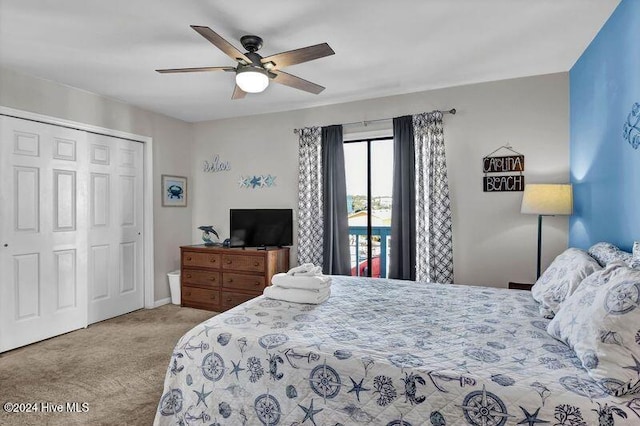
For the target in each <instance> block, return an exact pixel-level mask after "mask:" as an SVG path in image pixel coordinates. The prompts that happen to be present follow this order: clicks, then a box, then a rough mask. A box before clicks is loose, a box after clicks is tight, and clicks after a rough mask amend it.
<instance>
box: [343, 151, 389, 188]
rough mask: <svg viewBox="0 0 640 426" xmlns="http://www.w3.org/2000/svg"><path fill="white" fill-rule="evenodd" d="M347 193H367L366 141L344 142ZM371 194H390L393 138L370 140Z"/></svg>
mask: <svg viewBox="0 0 640 426" xmlns="http://www.w3.org/2000/svg"><path fill="white" fill-rule="evenodd" d="M344 162H345V174H346V180H347V195H367V143H366V142H353V143H345V144H344ZM371 171H372V173H371V195H372V196H373V197H381V196H389V197H390V196H391V188H392V182H393V140H392V139H389V140H384V141H373V142H371Z"/></svg>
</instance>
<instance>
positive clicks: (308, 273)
mask: <svg viewBox="0 0 640 426" xmlns="http://www.w3.org/2000/svg"><path fill="white" fill-rule="evenodd" d="M316 275H322V268H321V267H319V266H314V267H313V268H309V269H308V270H307V271H302V272H294V273H293V276H294V277H313V276H316Z"/></svg>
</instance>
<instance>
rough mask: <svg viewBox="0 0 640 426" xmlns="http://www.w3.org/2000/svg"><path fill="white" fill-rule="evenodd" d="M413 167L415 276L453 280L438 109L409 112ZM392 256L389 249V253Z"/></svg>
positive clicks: (445, 171)
mask: <svg viewBox="0 0 640 426" xmlns="http://www.w3.org/2000/svg"><path fill="white" fill-rule="evenodd" d="M413 133H414V139H415V160H416V161H415V165H416V166H415V167H416V280H417V281H425V282H436V283H452V282H453V242H452V237H453V231H452V220H451V200H450V198H449V181H448V179H447V161H446V158H445V149H444V132H443V127H442V113H441V112H440V111H434V112H429V113H423V114H416V115H414V116H413ZM392 256H393V253H392Z"/></svg>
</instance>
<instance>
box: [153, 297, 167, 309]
mask: <svg viewBox="0 0 640 426" xmlns="http://www.w3.org/2000/svg"><path fill="white" fill-rule="evenodd" d="M169 303H171V298H170V297H165V298H164V299H160V300H156V301H155V302H153V307H154V308H157V307H158V306H162V305H168V304H169Z"/></svg>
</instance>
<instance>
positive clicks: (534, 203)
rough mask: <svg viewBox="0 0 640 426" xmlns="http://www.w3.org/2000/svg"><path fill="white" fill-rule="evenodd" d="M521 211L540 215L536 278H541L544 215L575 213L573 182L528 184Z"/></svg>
mask: <svg viewBox="0 0 640 426" xmlns="http://www.w3.org/2000/svg"><path fill="white" fill-rule="evenodd" d="M520 211H521V213H523V214H537V215H538V263H537V268H536V280H537V279H538V278H540V258H541V256H542V216H556V215H564V216H568V215H571V214H572V213H573V191H572V187H571V184H539V183H536V184H528V185H525V187H524V195H523V196H522V207H521V210H520Z"/></svg>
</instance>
